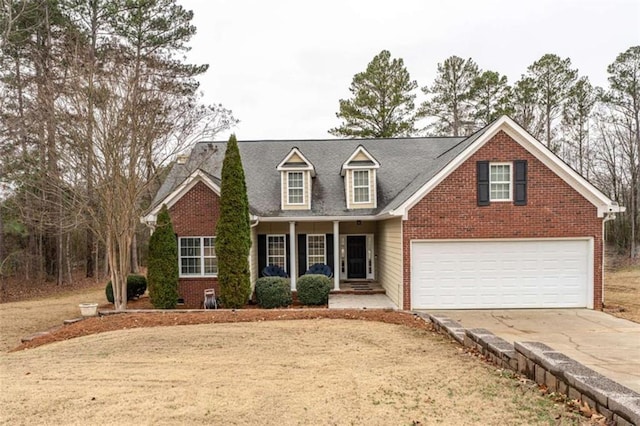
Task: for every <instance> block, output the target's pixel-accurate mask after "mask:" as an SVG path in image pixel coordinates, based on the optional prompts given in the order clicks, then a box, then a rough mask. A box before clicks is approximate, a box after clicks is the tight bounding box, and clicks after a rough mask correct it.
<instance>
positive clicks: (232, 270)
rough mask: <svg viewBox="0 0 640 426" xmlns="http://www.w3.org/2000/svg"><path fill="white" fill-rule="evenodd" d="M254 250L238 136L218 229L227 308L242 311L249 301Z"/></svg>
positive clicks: (226, 165)
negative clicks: (251, 260)
mask: <svg viewBox="0 0 640 426" xmlns="http://www.w3.org/2000/svg"><path fill="white" fill-rule="evenodd" d="M250 248H251V229H250V224H249V200H248V198H247V185H246V182H245V178H244V170H243V169H242V159H241V158H240V150H239V149H238V141H237V140H236V136H235V135H231V137H230V138H229V142H228V143H227V151H226V153H225V155H224V161H223V163H222V183H221V185H220V218H219V219H218V226H217V229H216V256H217V258H218V282H219V284H220V301H221V302H222V305H223V306H224V307H225V308H241V307H242V306H244V305H245V304H246V303H247V301H248V300H249V296H250V295H251V282H250V279H249V249H250Z"/></svg>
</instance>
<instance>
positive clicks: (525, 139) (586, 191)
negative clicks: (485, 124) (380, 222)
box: [396, 115, 617, 219]
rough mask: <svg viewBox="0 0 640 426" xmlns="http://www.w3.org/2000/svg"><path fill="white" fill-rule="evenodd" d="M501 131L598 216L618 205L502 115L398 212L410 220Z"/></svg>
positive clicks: (398, 209) (399, 208)
mask: <svg viewBox="0 0 640 426" xmlns="http://www.w3.org/2000/svg"><path fill="white" fill-rule="evenodd" d="M500 130H503V131H504V132H505V133H506V134H508V135H509V136H510V137H511V138H512V139H513V140H514V141H516V142H517V143H519V144H520V145H521V146H522V147H523V148H524V149H526V150H527V151H528V152H530V153H531V154H532V155H533V156H534V157H536V158H537V159H538V160H540V161H541V162H542V163H543V164H544V165H545V166H547V167H548V168H550V169H551V170H552V171H553V172H555V173H556V174H557V175H558V176H560V177H561V178H562V179H563V180H564V181H565V182H567V183H568V184H569V185H570V186H571V187H572V188H573V189H575V190H576V191H577V192H578V193H580V194H581V195H582V196H583V197H585V198H586V199H587V200H588V201H589V202H591V203H592V204H593V205H595V206H596V207H597V208H598V217H603V214H604V212H608V211H609V208H613V209H615V208H617V206H616V205H615V204H614V202H613V201H611V200H610V199H609V198H608V197H607V196H606V195H604V194H603V193H602V192H600V191H599V190H598V189H597V188H596V187H594V186H593V185H592V184H590V183H589V182H588V181H587V180H586V179H585V178H583V177H582V176H580V174H578V173H577V172H576V171H575V170H573V169H572V168H571V167H569V166H568V165H567V164H566V163H564V162H563V161H562V160H561V159H560V158H559V157H557V156H556V155H555V154H553V153H552V152H551V151H550V150H549V149H548V148H547V147H545V146H544V145H543V144H542V143H541V142H539V141H538V140H537V139H535V138H534V137H533V136H531V135H530V134H529V133H528V132H527V131H526V130H524V129H523V128H522V127H520V125H519V124H517V123H516V122H515V121H513V120H512V119H510V118H509V117H507V116H506V115H505V116H502V117H501V118H499V119H498V120H497V121H496V122H495V123H493V125H492V126H491V127H490V128H488V129H487V130H486V131H485V132H484V133H483V134H482V135H481V136H480V137H479V138H478V139H477V140H476V141H475V142H473V143H472V144H471V145H470V146H468V147H467V148H466V149H465V150H464V151H462V152H461V153H460V154H458V156H457V157H456V158H454V159H453V160H452V161H451V162H449V164H447V165H446V166H445V167H444V168H443V169H442V170H440V171H439V172H438V173H437V174H436V175H435V176H434V177H433V178H431V180H429V181H428V182H427V183H426V184H424V185H423V186H422V187H421V188H420V189H419V190H418V191H416V192H415V193H414V194H413V195H412V196H411V197H409V199H408V200H407V201H405V202H404V203H403V204H402V205H401V206H400V207H398V208H397V209H396V211H397V213H400V212H401V213H402V216H403V217H404V218H405V219H406V217H407V213H408V211H409V210H410V209H411V208H412V207H413V206H415V205H416V204H417V203H418V202H419V201H420V200H421V199H422V198H424V197H425V196H426V195H427V194H428V193H429V192H431V190H433V188H435V187H436V186H438V185H439V184H440V183H441V182H442V181H443V180H444V179H445V178H446V177H447V176H449V175H450V174H451V173H452V172H453V171H454V170H455V169H457V168H458V167H459V166H460V165H461V164H463V163H464V162H465V161H467V160H468V159H469V158H470V157H471V156H472V155H473V154H475V153H476V151H478V150H479V149H480V148H482V147H483V146H484V144H486V143H487V142H488V141H490V140H491V138H493V137H494V136H495V135H496V134H497V133H498V132H499V131H500Z"/></svg>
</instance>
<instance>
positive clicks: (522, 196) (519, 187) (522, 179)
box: [513, 160, 527, 206]
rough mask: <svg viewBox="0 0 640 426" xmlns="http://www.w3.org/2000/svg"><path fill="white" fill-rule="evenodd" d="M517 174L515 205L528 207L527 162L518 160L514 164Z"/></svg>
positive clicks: (515, 180)
mask: <svg viewBox="0 0 640 426" xmlns="http://www.w3.org/2000/svg"><path fill="white" fill-rule="evenodd" d="M513 164H514V168H515V173H514V175H515V176H514V177H515V178H514V182H515V189H514V192H513V194H514V195H513V198H514V201H513V204H515V205H516V206H526V205H527V160H517V161H514V162H513Z"/></svg>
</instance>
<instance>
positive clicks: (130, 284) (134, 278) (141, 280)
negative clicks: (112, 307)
mask: <svg viewBox="0 0 640 426" xmlns="http://www.w3.org/2000/svg"><path fill="white" fill-rule="evenodd" d="M145 291H147V279H146V278H145V277H144V275H129V276H128V277H127V300H131V299H133V298H136V297H140V296H142V295H143V294H144V292H145ZM104 292H105V294H106V296H107V300H108V301H109V303H113V285H112V284H111V281H109V282H108V283H107V288H105V291H104Z"/></svg>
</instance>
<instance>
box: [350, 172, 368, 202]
mask: <svg viewBox="0 0 640 426" xmlns="http://www.w3.org/2000/svg"><path fill="white" fill-rule="evenodd" d="M353 202H354V203H369V202H371V200H370V197H369V170H354V171H353Z"/></svg>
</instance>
